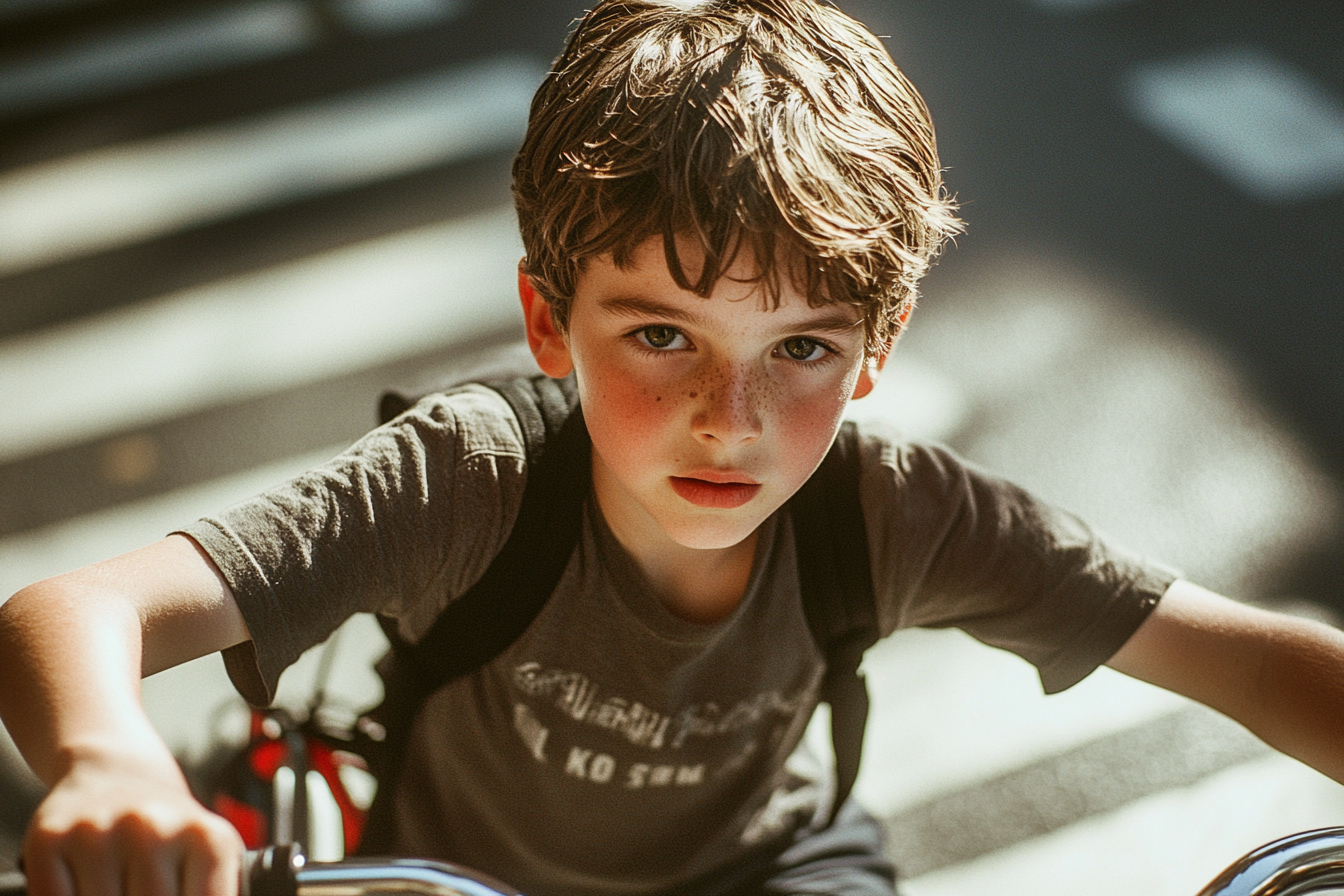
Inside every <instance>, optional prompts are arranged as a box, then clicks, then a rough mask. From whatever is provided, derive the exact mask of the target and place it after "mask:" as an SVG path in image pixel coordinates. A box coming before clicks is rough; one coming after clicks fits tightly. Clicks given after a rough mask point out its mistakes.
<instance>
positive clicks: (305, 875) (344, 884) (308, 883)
mask: <svg viewBox="0 0 1344 896" xmlns="http://www.w3.org/2000/svg"><path fill="white" fill-rule="evenodd" d="M241 884H242V886H241V888H240V896H385V894H390V893H406V894H411V896H522V894H520V893H519V892H518V891H517V890H514V889H512V888H511V887H509V886H508V885H507V884H503V883H501V882H499V881H497V880H494V879H493V878H490V877H488V876H486V875H483V874H481V873H479V872H477V871H473V870H472V869H470V868H464V867H461V866H458V865H450V864H447V863H445V862H434V861H429V860H426V859H397V858H370V859H345V860H342V861H339V862H308V861H305V860H304V857H303V853H302V852H301V851H300V850H298V849H297V848H296V847H295V846H294V845H292V844H290V845H286V846H268V847H266V848H265V849H261V850H250V851H248V853H247V854H246V855H245V858H244V862H243V875H242V881H241ZM1339 887H1344V827H1336V828H1322V829H1320V830H1315V831H1304V832H1303V833H1300V834H1293V835H1292V836H1289V837H1284V838H1283V839H1280V840H1275V841H1273V842H1271V843H1267V844H1265V845H1264V846H1261V847H1260V848H1258V849H1255V850H1252V851H1251V852H1249V853H1247V854H1246V855H1244V856H1242V857H1241V858H1240V859H1238V860H1237V861H1235V862H1233V863H1232V864H1231V865H1229V866H1228V867H1227V869H1226V870H1224V871H1223V872H1222V873H1221V874H1219V875H1218V876H1217V877H1215V878H1214V879H1213V881H1211V882H1210V883H1209V885H1208V886H1206V887H1205V888H1204V889H1203V890H1200V891H1199V893H1198V894H1197V896H1305V894H1308V893H1319V892H1321V891H1323V890H1332V889H1336V888H1339ZM0 896H27V889H26V887H25V885H24V880H23V875H22V874H21V873H19V872H13V873H10V874H8V875H5V874H0Z"/></svg>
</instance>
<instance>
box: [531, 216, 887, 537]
mask: <svg viewBox="0 0 1344 896" xmlns="http://www.w3.org/2000/svg"><path fill="white" fill-rule="evenodd" d="M681 251H682V258H683V260H684V262H685V263H686V267H687V270H698V269H699V261H700V258H699V255H698V247H696V246H695V245H693V244H692V243H691V242H690V241H684V242H683V244H682V248H681ZM755 273H756V269H755V263H754V259H753V258H751V257H750V256H748V255H745V253H744V256H739V258H738V259H737V261H736V262H735V264H734V266H733V267H732V268H731V269H730V270H729V271H728V273H727V275H726V276H725V277H723V278H722V279H720V280H719V282H718V283H717V284H716V286H715V288H714V291H713V293H712V294H711V295H710V296H709V297H708V298H702V297H700V296H698V295H696V294H695V293H693V292H690V291H688V290H685V289H682V288H681V287H680V286H678V285H677V283H676V281H675V280H673V278H672V275H671V273H670V272H669V271H668V268H667V262H666V259H665V256H664V252H663V245H662V240H661V238H653V239H650V240H649V241H647V242H645V243H644V244H643V245H642V246H640V247H639V249H638V250H637V251H636V252H635V254H634V257H633V259H632V264H631V265H629V266H628V267H627V268H624V269H622V268H618V267H616V265H615V264H613V263H612V261H611V259H610V258H607V257H598V258H592V259H589V260H588V261H587V262H586V264H585V267H584V269H583V271H582V273H581V274H580V276H579V280H578V286H577V289H576V290H575V295H574V302H573V305H572V307H571V311H570V318H569V326H568V330H567V332H565V333H560V332H558V331H556V330H555V328H554V326H553V325H552V324H551V321H550V314H549V308H548V306H546V304H545V302H544V301H543V300H541V299H540V298H539V297H538V296H536V294H535V293H533V292H532V290H531V287H530V285H529V284H528V283H527V281H526V278H521V280H522V292H523V305H524V310H525V312H526V316H527V319H528V320H527V323H528V337H529V341H530V342H531V344H532V348H533V352H534V354H535V355H536V357H537V360H538V363H539V364H540V365H541V367H542V369H543V370H544V371H545V372H546V373H548V374H550V375H551V376H564V375H565V374H566V373H568V371H569V370H570V369H571V368H572V369H573V370H575V371H576V378H577V380H578V388H579V396H580V400H581V401H582V403H583V413H584V419H585V421H586V422H587V425H588V430H589V433H590V434H591V436H592V443H593V484H594V489H595V491H596V494H597V499H598V503H599V506H600V507H601V508H602V512H603V516H604V517H605V518H606V520H607V522H608V524H609V525H610V526H611V528H612V531H613V532H614V533H615V534H616V535H617V537H618V538H620V539H621V540H622V541H623V542H626V543H627V545H628V544H629V539H631V538H634V539H639V540H641V542H642V543H644V544H648V541H647V540H650V539H652V540H654V541H655V542H656V541H657V540H659V539H670V540H671V541H673V542H675V543H677V544H679V545H682V546H684V547H690V548H726V547H730V546H733V545H736V544H738V543H739V542H742V541H743V540H744V539H746V538H747V537H748V536H750V535H751V534H752V533H753V532H754V531H755V530H756V528H757V527H758V526H759V525H760V524H761V523H762V522H763V521H764V520H765V519H766V518H767V517H768V516H769V515H770V514H771V513H773V512H774V511H775V510H776V509H777V508H779V506H780V505H781V504H783V503H784V502H785V501H786V500H787V499H788V498H789V497H790V496H791V495H792V494H793V493H794V492H795V491H797V489H798V488H799V487H800V486H801V485H802V484H803V482H805V481H806V480H807V478H808V477H809V476H810V475H811V474H812V471H813V470H814V469H815V468H816V467H817V465H818V464H819V463H820V462H821V459H822V458H823V457H824V456H825V454H826V451H827V450H828V449H829V448H830V445H831V441H832V440H833V438H834V437H835V432H836V430H837V428H838V427H839V425H840V421H841V415H842V414H843V412H844V410H845V406H846V404H847V402H848V400H849V399H850V397H851V396H853V397H859V396H862V395H864V394H866V393H867V392H868V391H869V390H870V389H871V388H872V383H873V380H874V379H875V377H876V375H877V371H878V369H879V368H880V366H881V362H882V361H883V360H885V358H879V359H874V360H872V361H869V362H865V357H864V326H863V322H862V319H861V317H860V314H859V312H858V310H857V309H855V308H854V307H853V306H850V305H841V304H833V305H824V306H821V307H817V308H813V307H811V306H809V305H808V303H807V301H806V299H805V298H804V297H803V296H802V295H800V294H799V293H798V292H797V291H796V290H794V289H793V288H792V287H790V286H785V288H784V289H783V291H782V295H781V297H780V303H779V307H778V308H774V309H768V307H767V306H766V304H765V303H764V302H763V297H762V289H761V287H760V286H759V285H758V284H756V283H752V282H750V280H751V278H752V277H753V276H754V275H755ZM742 281H746V282H742ZM649 546H652V545H649Z"/></svg>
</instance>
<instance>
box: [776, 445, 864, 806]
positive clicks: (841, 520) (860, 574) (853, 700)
mask: <svg viewBox="0 0 1344 896" xmlns="http://www.w3.org/2000/svg"><path fill="white" fill-rule="evenodd" d="M789 514H790V517H791V518H792V521H793V533H794V542H795V545H796V551H797V555H798V578H799V582H800V586H801V588H802V595H803V610H804V612H805V613H806V615H807V624H808V627H809V628H810V629H811V631H812V636H813V638H814V639H815V640H816V642H817V645H818V647H820V648H821V651H822V653H823V654H824V655H825V656H826V674H825V677H824V678H823V679H822V685H821V699H822V700H823V701H824V702H825V703H828V704H829V705H830V707H831V742H832V744H833V745H834V748H835V772H836V794H835V802H834V804H833V805H832V808H831V820H832V821H834V820H835V813H836V812H837V811H839V808H840V806H841V805H842V804H843V803H844V802H845V800H846V799H848V798H849V795H850V792H851V791H852V790H853V789H854V781H855V779H856V778H857V777H858V774H859V761H860V758H861V756H862V753H863V732H864V729H865V727H866V726H867V721H868V688H867V685H866V684H865V682H864V680H863V675H862V674H861V673H860V672H859V663H860V662H862V660H863V654H864V651H865V650H867V649H868V648H869V647H871V646H872V645H873V644H874V643H876V641H877V639H878V627H877V604H876V601H875V598H874V595H873V580H872V572H871V567H870V566H869V561H868V535H867V531H868V530H867V526H866V525H865V524H864V520H863V507H862V506H861V505H860V503H859V439H858V430H857V428H856V427H855V426H854V424H853V423H852V422H846V423H845V424H843V425H842V426H841V428H840V432H839V434H838V435H837V437H836V440H835V444H834V445H832V446H831V450H830V452H829V453H828V454H827V455H826V457H825V459H824V460H823V461H822V462H821V466H820V467H818V468H817V471H816V472H815V473H814V474H812V477H811V478H810V479H809V480H808V481H807V483H806V484H804V485H803V487H802V488H801V489H799V490H798V493H797V494H796V495H794V497H793V498H792V499H791V500H790V503H789Z"/></svg>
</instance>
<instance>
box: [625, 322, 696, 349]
mask: <svg viewBox="0 0 1344 896" xmlns="http://www.w3.org/2000/svg"><path fill="white" fill-rule="evenodd" d="M635 338H636V339H638V340H639V341H640V342H642V343H644V344H645V345H647V346H648V347H649V348H658V349H669V348H679V347H680V346H678V345H677V341H678V340H682V341H685V338H686V337H684V336H682V335H681V331H680V330H678V329H677V328H676V327H659V326H654V327H641V328H640V329H638V330H636V331H635Z"/></svg>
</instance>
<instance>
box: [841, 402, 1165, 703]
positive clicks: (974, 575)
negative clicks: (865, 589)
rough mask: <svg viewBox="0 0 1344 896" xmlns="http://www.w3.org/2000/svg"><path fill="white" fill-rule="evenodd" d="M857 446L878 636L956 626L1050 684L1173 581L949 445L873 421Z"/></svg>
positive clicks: (1120, 635) (1073, 671) (1112, 646)
mask: <svg viewBox="0 0 1344 896" xmlns="http://www.w3.org/2000/svg"><path fill="white" fill-rule="evenodd" d="M862 451H863V464H862V471H863V472H862V474H861V475H862V477H863V482H862V495H863V497H862V502H863V507H864V518H865V522H866V524H867V526H868V541H869V551H870V556H871V557H872V567H873V581H874V587H875V590H876V593H877V601H878V613H879V625H880V627H881V630H882V633H883V634H884V635H885V634H889V633H890V632H892V631H895V630H896V629H900V628H908V627H914V626H924V627H930V628H943V627H949V626H955V627H957V628H960V629H962V630H963V631H965V632H967V633H968V634H970V635H972V636H973V637H975V638H976V639H978V640H980V641H983V642H985V643H986V644H990V645H993V646H995V647H1001V648H1003V649H1006V650H1010V651H1012V652H1013V653H1016V654H1017V655H1019V656H1021V657H1022V658H1024V659H1026V660H1027V661H1028V662H1030V663H1032V664H1033V665H1034V666H1036V668H1037V670H1038V672H1039V673H1040V676H1041V684H1042V686H1043V687H1044V689H1045V691H1046V693H1055V692H1057V691H1061V690H1064V689H1065V688H1068V687H1071V686H1072V685H1074V684H1076V683H1077V682H1079V681H1081V680H1082V679H1083V678H1085V677H1087V675H1089V674H1090V673H1091V672H1092V671H1093V670H1094V669H1096V667H1097V666H1099V665H1101V664H1102V663H1104V662H1106V661H1107V660H1108V659H1110V658H1111V656H1113V655H1114V653H1115V652H1116V651H1117V650H1119V649H1120V647H1121V645H1123V644H1124V643H1125V641H1126V640H1127V639H1128V638H1129V636H1130V635H1131V634H1133V632H1134V631H1135V629H1137V628H1138V627H1139V625H1140V623H1142V622H1143V620H1144V619H1146V618H1147V616H1148V614H1149V613H1150V612H1151V611H1152V609H1153V607H1155V606H1156V605H1157V602H1158V600H1159V599H1160V598H1161V596H1162V594H1163V593H1164V592H1165V591H1166V589H1167V588H1168V586H1170V585H1171V583H1172V582H1173V581H1174V580H1175V579H1176V578H1177V573H1176V572H1175V571H1174V570H1171V569H1169V568H1167V567H1165V566H1162V565H1160V564H1157V563H1154V562H1152V561H1149V560H1146V559H1144V558H1142V557H1140V556H1138V555H1137V554H1134V553H1131V552H1129V551H1127V550H1125V549H1123V548H1121V547H1119V546H1118V545H1115V544H1111V543H1108V542H1107V541H1106V540H1104V539H1103V538H1102V537H1101V536H1099V535H1098V534H1097V533H1096V532H1094V531H1093V530H1092V529H1091V528H1089V527H1088V526H1087V525H1086V524H1085V523H1083V522H1082V521H1081V520H1079V519H1078V518H1077V517H1075V516H1073V515H1071V514H1069V513H1066V512H1064V511H1062V510H1060V509H1058V508H1055V507H1052V506H1050V505H1049V504H1047V503H1044V502H1042V501H1040V500H1038V499H1036V498H1034V497H1033V496H1031V495H1030V494H1028V493H1027V492H1026V491H1024V490H1022V489H1021V488H1018V487H1017V486H1015V485H1013V484H1012V483H1009V482H1007V481H1005V480H1003V479H1000V478H998V477H995V476H992V475H990V474H988V473H986V472H984V471H983V470H980V469H979V468H977V467H975V466H974V465H973V464H970V463H968V462H966V461H964V460H962V459H960V458H959V457H957V456H956V455H955V454H953V453H952V452H951V451H949V450H948V449H946V448H943V447H940V446H937V445H931V444H922V443H918V442H905V441H901V440H899V439H896V438H894V437H892V436H890V435H888V434H885V433H882V432H880V431H878V432H874V431H873V430H872V429H871V428H869V429H867V430H865V432H864V434H863V441H862Z"/></svg>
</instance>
